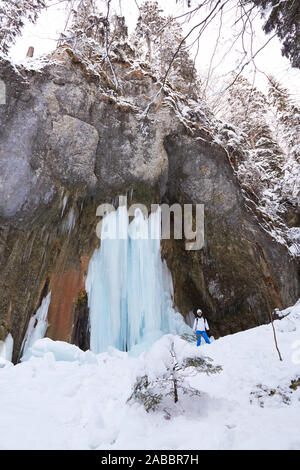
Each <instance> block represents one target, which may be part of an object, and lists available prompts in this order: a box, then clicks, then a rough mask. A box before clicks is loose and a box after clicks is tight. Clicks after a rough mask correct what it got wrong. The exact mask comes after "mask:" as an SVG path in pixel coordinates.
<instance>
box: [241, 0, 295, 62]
mask: <svg viewBox="0 0 300 470" xmlns="http://www.w3.org/2000/svg"><path fill="white" fill-rule="evenodd" d="M240 2H242V3H244V4H246V3H254V4H255V5H256V6H258V7H259V8H260V10H261V11H262V16H263V17H265V18H266V21H265V24H264V27H263V29H264V31H265V32H266V33H270V32H271V31H274V30H275V32H276V34H277V36H278V37H279V39H280V40H281V42H282V49H281V51H282V54H283V55H284V56H286V57H287V58H288V59H289V60H290V62H291V64H292V66H293V67H297V68H300V2H299V1H296V0H284V1H282V0H281V1H278V0H240Z"/></svg>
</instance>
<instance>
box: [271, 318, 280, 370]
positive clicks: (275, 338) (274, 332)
mask: <svg viewBox="0 0 300 470" xmlns="http://www.w3.org/2000/svg"><path fill="white" fill-rule="evenodd" d="M269 316H270V320H271V323H272V328H273V334H274V341H275V346H276V349H277V352H278V356H279V359H280V360H281V361H283V359H282V356H281V354H280V351H279V348H278V343H277V337H276V331H275V328H274V322H273V317H272V313H271V312H269Z"/></svg>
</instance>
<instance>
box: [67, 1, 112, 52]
mask: <svg viewBox="0 0 300 470" xmlns="http://www.w3.org/2000/svg"><path fill="white" fill-rule="evenodd" d="M108 30H109V23H108V21H107V19H106V17H105V16H104V15H103V14H102V13H101V12H100V11H99V10H98V8H97V5H96V1H95V0H81V1H80V3H79V5H78V7H77V9H76V10H73V21H72V24H71V27H70V28H69V30H68V31H67V33H66V34H63V35H62V36H61V38H60V44H63V43H68V44H69V45H70V46H71V47H72V48H73V49H74V50H76V51H78V52H80V53H81V54H83V55H84V56H86V57H87V58H91V57H93V56H98V55H99V54H100V55H101V53H103V48H104V44H105V40H106V37H107V34H108Z"/></svg>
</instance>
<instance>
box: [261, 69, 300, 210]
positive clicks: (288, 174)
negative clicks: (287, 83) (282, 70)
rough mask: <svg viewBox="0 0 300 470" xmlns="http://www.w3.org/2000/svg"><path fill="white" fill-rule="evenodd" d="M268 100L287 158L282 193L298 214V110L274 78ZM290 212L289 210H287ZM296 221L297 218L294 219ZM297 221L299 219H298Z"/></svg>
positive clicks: (299, 144)
mask: <svg viewBox="0 0 300 470" xmlns="http://www.w3.org/2000/svg"><path fill="white" fill-rule="evenodd" d="M268 96H269V100H270V102H271V104H272V106H273V107H274V109H275V115H276V119H277V122H278V133H279V135H280V139H281V141H282V147H283V148H284V149H285V150H286V154H287V158H286V161H285V164H284V167H283V170H284V177H283V180H282V191H283V195H284V197H285V199H286V204H287V205H290V206H292V207H293V208H294V209H293V211H294V210H296V212H298V214H299V209H300V208H299V198H300V178H299V174H300V165H299V164H300V109H299V107H298V106H297V104H296V103H294V102H293V100H292V99H291V96H290V93H289V91H288V90H287V89H286V88H284V87H283V86H282V85H281V84H280V83H279V82H278V81H277V80H276V79H275V78H274V77H269V93H268ZM288 209H289V211H290V212H291V208H288ZM292 219H293V217H292ZM296 219H297V218H296ZM298 219H299V217H298Z"/></svg>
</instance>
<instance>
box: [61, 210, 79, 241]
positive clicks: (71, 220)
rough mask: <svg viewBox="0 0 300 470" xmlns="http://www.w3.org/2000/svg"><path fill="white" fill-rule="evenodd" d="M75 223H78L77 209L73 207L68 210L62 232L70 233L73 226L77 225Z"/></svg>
mask: <svg viewBox="0 0 300 470" xmlns="http://www.w3.org/2000/svg"><path fill="white" fill-rule="evenodd" d="M75 223H76V215H75V211H74V209H73V207H71V209H70V210H69V212H68V215H67V217H66V218H65V219H64V220H63V222H62V226H61V229H62V233H68V235H70V233H71V232H72V230H73V228H74V227H75Z"/></svg>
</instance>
